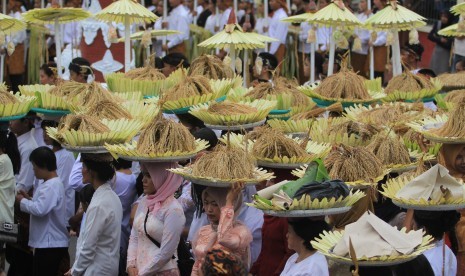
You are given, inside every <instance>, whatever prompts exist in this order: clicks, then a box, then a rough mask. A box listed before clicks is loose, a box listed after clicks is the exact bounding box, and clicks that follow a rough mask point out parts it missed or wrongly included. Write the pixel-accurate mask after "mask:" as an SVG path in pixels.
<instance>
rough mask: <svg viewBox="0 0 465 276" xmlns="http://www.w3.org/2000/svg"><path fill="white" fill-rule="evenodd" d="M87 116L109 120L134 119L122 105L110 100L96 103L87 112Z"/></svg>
mask: <svg viewBox="0 0 465 276" xmlns="http://www.w3.org/2000/svg"><path fill="white" fill-rule="evenodd" d="M86 114H87V115H89V116H94V117H97V118H99V119H108V120H118V119H132V115H131V114H130V113H129V112H128V111H127V110H126V109H125V108H123V107H122V105H121V104H119V103H116V102H114V101H109V100H102V101H100V102H98V103H94V104H93V105H91V106H90V108H89V109H88V110H87V111H86Z"/></svg>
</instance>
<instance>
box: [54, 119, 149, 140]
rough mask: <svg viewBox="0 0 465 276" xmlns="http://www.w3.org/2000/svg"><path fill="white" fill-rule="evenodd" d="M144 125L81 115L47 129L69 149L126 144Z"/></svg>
mask: <svg viewBox="0 0 465 276" xmlns="http://www.w3.org/2000/svg"><path fill="white" fill-rule="evenodd" d="M141 127H142V123H141V122H137V121H134V120H131V121H129V120H126V119H122V120H111V121H110V120H106V119H104V120H102V121H100V120H98V119H97V118H95V117H92V116H89V115H84V114H79V115H67V116H65V117H63V118H62V119H61V122H60V125H59V126H58V128H50V127H49V128H47V133H48V135H49V136H50V137H51V138H52V139H54V140H56V141H58V142H60V143H62V144H64V145H66V146H67V147H87V146H90V147H92V146H103V145H104V144H105V143H110V144H113V143H124V142H127V141H129V140H130V139H132V138H133V137H134V136H135V135H136V134H137V132H138V131H139V130H140V129H141Z"/></svg>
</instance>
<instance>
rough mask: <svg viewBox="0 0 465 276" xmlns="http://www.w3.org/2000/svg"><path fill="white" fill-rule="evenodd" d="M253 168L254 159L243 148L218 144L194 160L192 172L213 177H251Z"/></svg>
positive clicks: (199, 175) (196, 174)
mask: <svg viewBox="0 0 465 276" xmlns="http://www.w3.org/2000/svg"><path fill="white" fill-rule="evenodd" d="M254 169H255V160H254V159H253V158H252V157H251V156H250V155H249V154H247V152H246V151H245V150H244V149H243V148H241V147H234V146H227V145H226V146H225V145H218V146H217V147H215V149H214V150H213V151H212V152H210V153H207V154H205V155H203V156H202V157H200V158H199V159H197V160H196V161H195V163H194V164H193V165H192V174H193V175H194V176H196V177H211V178H215V179H243V178H247V179H251V178H253V176H254Z"/></svg>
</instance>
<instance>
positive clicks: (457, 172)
mask: <svg viewBox="0 0 465 276" xmlns="http://www.w3.org/2000/svg"><path fill="white" fill-rule="evenodd" d="M439 163H440V164H441V165H443V166H444V167H446V168H447V169H448V170H449V174H450V175H452V176H454V177H456V178H459V179H462V180H465V144H443V145H442V147H441V151H440V155H439ZM460 214H461V216H460V220H459V222H458V223H457V225H456V226H455V234H456V236H457V241H458V244H457V245H458V252H457V264H458V266H457V275H465V210H460Z"/></svg>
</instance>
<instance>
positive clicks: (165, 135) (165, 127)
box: [137, 116, 195, 154]
mask: <svg viewBox="0 0 465 276" xmlns="http://www.w3.org/2000/svg"><path fill="white" fill-rule="evenodd" d="M137 150H138V151H139V152H140V153H142V154H150V153H152V152H155V153H159V154H160V153H166V152H192V151H194V150H195V138H194V136H192V134H191V133H190V132H189V130H188V129H187V128H186V127H184V126H183V125H182V124H179V123H176V122H174V121H172V120H167V119H164V118H163V117H160V116H159V117H157V119H156V120H154V121H153V122H152V123H151V124H150V125H149V126H147V128H145V129H144V130H143V131H142V133H141V134H140V137H139V141H138V143H137Z"/></svg>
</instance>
